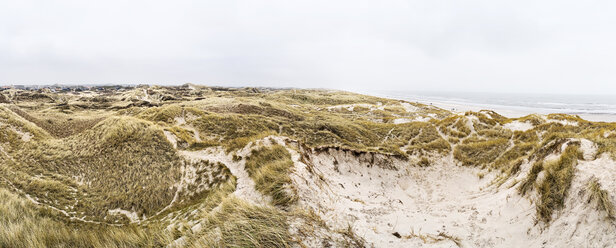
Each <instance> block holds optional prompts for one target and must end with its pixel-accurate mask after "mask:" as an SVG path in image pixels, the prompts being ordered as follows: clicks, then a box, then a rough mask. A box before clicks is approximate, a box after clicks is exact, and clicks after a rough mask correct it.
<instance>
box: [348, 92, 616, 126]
mask: <svg viewBox="0 0 616 248" xmlns="http://www.w3.org/2000/svg"><path fill="white" fill-rule="evenodd" d="M355 93H359V94H365V95H371V96H376V97H383V98H389V99H396V100H405V101H410V102H418V103H422V104H426V105H432V106H436V107H439V108H442V109H445V110H448V111H452V112H456V113H464V112H467V111H480V110H492V111H494V112H496V113H498V114H500V115H503V116H505V117H507V118H518V117H522V116H526V115H530V114H539V115H548V114H569V115H578V116H580V117H581V118H582V119H584V120H588V121H593V122H616V114H607V113H606V114H598V113H575V112H567V111H560V112H559V111H557V110H549V109H542V108H532V107H524V106H505V105H494V104H482V103H476V102H459V101H453V100H452V101H447V100H442V99H438V100H437V99H429V98H430V97H423V99H422V98H414V97H416V95H410V96H409V97H402V96H394V95H391V94H383V93H378V92H367V91H357V92H355Z"/></svg>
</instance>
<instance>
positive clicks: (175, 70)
mask: <svg viewBox="0 0 616 248" xmlns="http://www.w3.org/2000/svg"><path fill="white" fill-rule="evenodd" d="M615 11H616V5H615V3H613V2H610V1H453V0H451V1H434V0H432V1H428V0H425V1H402V0H392V1H351V0H346V1H320V0H315V1H288V0H286V1H283V0H276V1H248V0H246V1H216V2H213V1H117V0H114V1H8V0H0V84H1V83H41V82H43V83H67V82H70V83H86V82H99V83H118V82H136V83H143V82H147V83H183V82H197V83H204V84H217V85H235V86H238V85H263V86H293V87H328V88H344V89H360V88H362V89H393V88H402V89H406V90H440V89H448V90H467V91H504V92H510V91H518V92H520V91H521V92H525V91H535V92H537V91H538V92H553V91H555V92H561V93H605V92H609V91H611V92H616V91H615V90H616V83H614V82H615V81H616V74H615V73H614V71H616V70H615V69H616V68H615V67H616V63H615V62H616V29H614V28H613V27H614V25H615V24H616V15H613V13H616V12H615Z"/></svg>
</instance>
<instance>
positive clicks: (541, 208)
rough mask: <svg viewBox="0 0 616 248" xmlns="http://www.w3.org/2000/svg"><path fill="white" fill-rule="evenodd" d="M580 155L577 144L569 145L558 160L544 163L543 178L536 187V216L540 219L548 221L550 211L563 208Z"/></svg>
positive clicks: (550, 218) (550, 215) (550, 217)
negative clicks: (537, 196) (537, 197)
mask: <svg viewBox="0 0 616 248" xmlns="http://www.w3.org/2000/svg"><path fill="white" fill-rule="evenodd" d="M580 156H581V155H580V150H579V146H576V145H569V146H567V148H566V149H565V151H563V153H562V155H561V156H560V159H559V160H558V161H556V162H552V163H547V164H546V165H544V170H545V173H546V174H545V178H544V179H543V181H542V182H541V183H540V184H539V185H538V188H537V190H538V192H539V195H540V197H539V202H537V216H538V217H539V219H540V220H542V221H544V222H546V223H548V222H550V220H552V213H553V212H554V211H556V210H559V209H562V208H563V206H564V204H565V198H566V196H567V193H568V191H569V188H570V187H571V181H572V180H573V176H574V172H575V165H576V164H577V161H578V158H579V157H580Z"/></svg>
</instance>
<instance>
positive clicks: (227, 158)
mask: <svg viewBox="0 0 616 248" xmlns="http://www.w3.org/2000/svg"><path fill="white" fill-rule="evenodd" d="M244 150H245V149H243V150H240V151H239V152H238V154H243V153H246V151H244ZM179 154H180V155H181V156H183V157H185V158H187V159H192V160H208V161H210V162H214V163H216V162H220V163H223V164H224V165H225V166H227V168H229V170H230V171H231V174H233V176H235V177H236V180H237V181H236V183H237V186H236V189H235V192H233V195H235V196H237V197H238V198H240V199H243V200H246V201H248V202H251V203H254V204H258V205H265V204H266V203H267V198H266V197H265V196H263V195H262V194H261V193H259V192H257V191H256V190H255V182H254V181H253V180H252V178H250V176H249V175H248V172H247V171H246V169H245V167H244V166H245V161H244V160H241V161H238V162H235V161H233V159H232V155H230V154H226V153H225V151H224V149H222V148H209V149H206V150H202V151H180V152H179Z"/></svg>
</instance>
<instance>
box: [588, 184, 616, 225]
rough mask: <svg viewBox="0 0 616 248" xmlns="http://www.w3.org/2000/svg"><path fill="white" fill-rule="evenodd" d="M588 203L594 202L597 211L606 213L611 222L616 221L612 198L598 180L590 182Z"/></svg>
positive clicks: (615, 210)
mask: <svg viewBox="0 0 616 248" xmlns="http://www.w3.org/2000/svg"><path fill="white" fill-rule="evenodd" d="M588 191H589V192H590V194H589V196H588V203H591V202H594V204H595V206H596V208H597V210H599V211H602V212H604V213H605V215H606V217H607V218H608V219H610V220H614V219H616V209H615V208H614V203H612V199H611V197H610V194H609V192H607V191H606V190H604V189H602V188H601V184H600V183H599V180H598V179H597V178H592V179H591V180H590V181H589V182H588Z"/></svg>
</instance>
